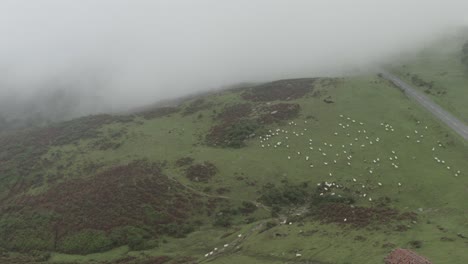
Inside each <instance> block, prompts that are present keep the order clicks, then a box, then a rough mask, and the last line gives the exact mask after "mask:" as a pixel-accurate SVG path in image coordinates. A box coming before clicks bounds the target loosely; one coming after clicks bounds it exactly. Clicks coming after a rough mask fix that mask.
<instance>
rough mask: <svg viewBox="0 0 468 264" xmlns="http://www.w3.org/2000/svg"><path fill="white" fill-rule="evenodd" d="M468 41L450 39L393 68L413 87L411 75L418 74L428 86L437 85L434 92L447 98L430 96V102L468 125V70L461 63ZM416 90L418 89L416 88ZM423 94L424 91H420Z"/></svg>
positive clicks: (432, 94) (434, 94)
mask: <svg viewBox="0 0 468 264" xmlns="http://www.w3.org/2000/svg"><path fill="white" fill-rule="evenodd" d="M466 40H467V39H466V38H453V37H451V38H447V39H445V40H442V41H440V42H438V43H436V44H434V45H431V46H429V47H427V48H426V49H424V50H423V51H421V52H420V53H419V54H418V55H417V56H415V57H414V58H413V59H411V60H409V61H408V62H407V63H405V64H404V65H394V67H393V69H394V72H395V73H398V74H399V75H400V76H401V77H403V78H406V80H407V81H408V82H409V83H411V79H410V78H408V74H412V75H413V74H416V75H418V76H419V77H420V78H421V79H422V80H424V81H426V82H431V81H433V82H434V90H445V91H447V93H446V94H444V95H437V94H436V93H431V94H430V96H431V98H432V99H433V100H434V101H435V102H437V103H438V104H440V105H441V106H442V107H444V108H445V109H447V110H448V111H450V112H452V113H453V114H454V115H455V116H457V117H458V118H460V119H461V120H464V121H465V122H466V123H468V107H466V104H467V99H466V98H467V97H468V68H467V67H466V65H463V64H462V62H461V58H462V46H463V44H464V43H465V42H466ZM416 87H417V86H416ZM417 88H419V89H420V90H421V91H424V90H426V88H425V87H417Z"/></svg>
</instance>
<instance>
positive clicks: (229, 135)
mask: <svg viewBox="0 0 468 264" xmlns="http://www.w3.org/2000/svg"><path fill="white" fill-rule="evenodd" d="M259 128H260V125H259V124H258V123H257V122H255V121H254V120H249V119H243V120H239V121H238V122H235V123H232V124H220V125H217V126H215V127H213V128H212V129H211V131H210V133H209V134H208V135H207V137H206V141H207V143H208V144H209V145H211V146H218V147H229V148H241V147H244V146H245V141H246V140H247V139H249V138H250V137H252V136H253V135H255V132H256V131H257V130H258V129H259Z"/></svg>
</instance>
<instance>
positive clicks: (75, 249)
mask: <svg viewBox="0 0 468 264" xmlns="http://www.w3.org/2000/svg"><path fill="white" fill-rule="evenodd" d="M113 244H114V243H113V242H112V240H111V239H110V238H108V237H107V236H106V234H105V233H104V232H103V231H100V230H83V231H81V232H78V233H75V234H72V235H69V236H67V237H65V238H64V239H63V240H62V242H61V243H59V245H58V249H59V251H61V252H64V253H69V254H82V255H84V254H90V253H96V252H103V251H106V250H109V249H111V248H112V247H113Z"/></svg>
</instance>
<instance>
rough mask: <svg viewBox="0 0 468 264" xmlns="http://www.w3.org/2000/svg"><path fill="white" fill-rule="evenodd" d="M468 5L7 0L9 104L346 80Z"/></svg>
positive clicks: (0, 7) (93, 105) (1, 81)
mask: <svg viewBox="0 0 468 264" xmlns="http://www.w3.org/2000/svg"><path fill="white" fill-rule="evenodd" d="M466 10H468V2H466V3H465V2H464V1H458V0H446V1H442V0H439V1H435V0H432V1H431V0H427V1H418V0H415V1H403V0H382V1H375V0H355V1H347V0H342V1H339V0H327V1H325V0H317V1H299V0H297V1H286V0H284V1H275V0H236V1H219V0H217V1H216V0H199V1H189V0H187V1H182V0H167V1H165V0H160V1H138V0H126V1H122V0H100V1H91V0H80V1H71V0H68V1H67V0H55V1H52V0H41V1H26V0H14V1H9V0H5V1H2V2H1V3H0V36H1V38H2V41H1V42H0V98H1V99H0V103H1V105H2V106H0V111H1V112H3V113H9V114H12V113H13V114H14V113H18V112H19V110H18V109H19V108H18V106H21V109H23V110H24V111H26V112H27V111H32V112H39V113H41V114H43V115H44V114H45V115H52V116H53V115H56V116H60V113H57V112H64V111H61V110H57V109H68V110H67V111H68V112H69V113H68V112H67V111H65V112H67V116H78V115H84V114H89V113H95V112H102V111H118V110H124V109H128V108H132V107H137V106H141V105H145V104H149V103H152V102H155V101H159V100H163V99H168V98H173V97H177V96H181V95H185V94H190V93H195V92H198V91H204V90H208V89H215V88H218V87H222V86H226V85H230V84H236V83H241V82H252V81H266V80H274V79H283V78H295V77H310V76H319V75H328V76H330V75H340V74H343V73H347V72H349V71H350V70H353V69H356V68H359V69H366V68H370V67H371V66H373V65H376V64H378V63H381V62H384V61H386V60H390V59H392V58H395V57H398V56H399V55H400V54H402V53H404V52H406V51H410V50H413V49H417V48H419V47H421V46H424V45H427V43H430V42H431V41H433V40H434V39H436V38H438V37H440V36H441V35H444V34H452V33H454V32H455V31H454V30H455V29H457V28H458V27H460V26H464V25H465V24H466V23H467V22H468V21H467V20H466ZM65 98H66V99H65ZM70 98H72V99H73V100H71V101H69V100H70ZM15 106H16V108H15ZM50 106H53V107H50Z"/></svg>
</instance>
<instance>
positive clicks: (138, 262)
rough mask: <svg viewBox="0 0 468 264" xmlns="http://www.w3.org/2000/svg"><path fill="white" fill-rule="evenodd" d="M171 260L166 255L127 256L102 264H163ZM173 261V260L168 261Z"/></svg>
mask: <svg viewBox="0 0 468 264" xmlns="http://www.w3.org/2000/svg"><path fill="white" fill-rule="evenodd" d="M170 260H171V258H170V257H168V256H159V257H148V256H147V257H133V256H128V257H125V258H121V259H118V260H114V261H105V262H103V264H163V263H168V262H169V261H170ZM169 263H173V262H169Z"/></svg>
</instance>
